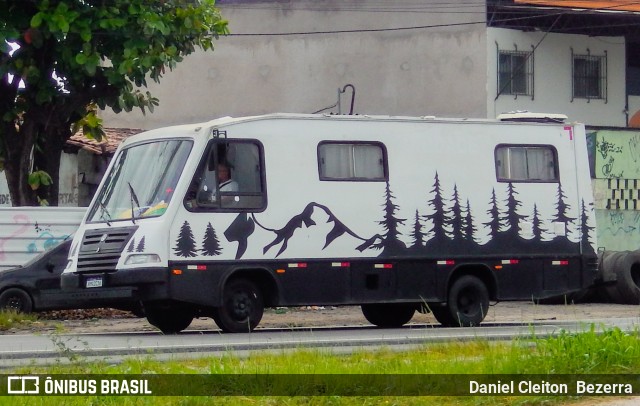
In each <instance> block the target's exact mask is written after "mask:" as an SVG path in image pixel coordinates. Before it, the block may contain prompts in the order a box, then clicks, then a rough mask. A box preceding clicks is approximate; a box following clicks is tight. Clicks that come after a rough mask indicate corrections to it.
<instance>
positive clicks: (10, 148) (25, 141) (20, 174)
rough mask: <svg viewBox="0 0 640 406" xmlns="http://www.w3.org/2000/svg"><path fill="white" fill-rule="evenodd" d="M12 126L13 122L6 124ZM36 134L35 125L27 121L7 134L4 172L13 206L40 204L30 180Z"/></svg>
mask: <svg viewBox="0 0 640 406" xmlns="http://www.w3.org/2000/svg"><path fill="white" fill-rule="evenodd" d="M10 126H13V124H10V125H7V126H5V129H6V128H8V127H10ZM35 134H36V129H35V126H34V125H33V124H29V123H26V122H25V123H24V125H23V126H21V127H20V129H19V130H18V131H16V130H15V127H14V131H13V132H11V133H9V134H7V136H6V142H5V144H4V148H5V154H6V160H5V162H4V167H5V171H4V172H5V175H6V177H7V186H9V194H10V195H11V204H12V206H37V205H38V199H37V197H36V194H35V192H34V191H33V190H32V189H31V187H30V186H29V182H28V180H29V179H28V177H29V173H30V171H31V151H32V149H33V144H34V140H35V137H36V136H35Z"/></svg>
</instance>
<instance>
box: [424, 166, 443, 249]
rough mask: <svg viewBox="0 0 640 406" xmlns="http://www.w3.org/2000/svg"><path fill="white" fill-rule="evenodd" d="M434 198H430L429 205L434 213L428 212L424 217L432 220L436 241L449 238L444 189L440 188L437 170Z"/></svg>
mask: <svg viewBox="0 0 640 406" xmlns="http://www.w3.org/2000/svg"><path fill="white" fill-rule="evenodd" d="M431 193H432V194H433V199H431V200H429V202H428V203H429V206H430V207H431V208H432V209H433V213H432V214H427V215H425V216H424V219H425V220H427V221H431V223H432V224H433V227H432V228H431V231H432V232H433V239H434V240H435V241H444V240H446V239H447V234H446V230H445V224H447V220H448V218H447V215H446V214H445V207H444V199H443V198H442V189H441V188H440V178H439V177H438V172H436V176H435V180H434V183H433V189H431Z"/></svg>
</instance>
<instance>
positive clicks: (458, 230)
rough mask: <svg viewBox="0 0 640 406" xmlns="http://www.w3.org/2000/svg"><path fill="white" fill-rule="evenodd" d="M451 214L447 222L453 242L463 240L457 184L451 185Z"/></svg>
mask: <svg viewBox="0 0 640 406" xmlns="http://www.w3.org/2000/svg"><path fill="white" fill-rule="evenodd" d="M451 202H452V205H451V215H450V216H449V219H448V222H449V225H450V228H451V237H452V239H453V241H454V242H456V243H460V242H462V241H463V240H464V234H463V225H464V224H463V221H464V220H463V216H462V206H461V205H460V195H459V194H458V185H455V184H454V185H453V198H452V199H451Z"/></svg>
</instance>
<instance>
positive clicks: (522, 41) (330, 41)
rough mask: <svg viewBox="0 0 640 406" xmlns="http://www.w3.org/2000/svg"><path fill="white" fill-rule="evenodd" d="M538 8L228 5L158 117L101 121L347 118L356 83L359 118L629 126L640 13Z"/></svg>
mask: <svg viewBox="0 0 640 406" xmlns="http://www.w3.org/2000/svg"><path fill="white" fill-rule="evenodd" d="M537 3H539V2H537V1H529V2H523V1H495V0H494V1H491V0H489V1H481V0H474V1H468V0H466V1H465V0H450V1H447V2H431V1H421V2H416V1H411V0H396V1H393V2H380V1H376V0H344V1H316V0H298V1H283V0H276V1H274V0H219V1H218V6H219V7H220V9H221V11H222V14H223V17H224V18H226V19H228V20H229V28H230V31H231V34H230V35H228V36H226V37H222V38H220V39H219V40H218V41H217V42H216V43H215V45H216V49H215V51H214V52H206V53H205V52H196V53H195V54H193V55H191V56H189V57H187V58H186V59H185V61H184V62H183V63H181V64H179V65H178V67H177V68H176V69H175V70H174V71H172V72H168V73H167V74H166V75H165V77H164V78H163V79H162V82H161V83H160V84H155V83H154V84H151V85H150V90H151V93H152V94H154V95H155V96H157V97H158V98H159V99H160V106H159V107H158V108H156V111H155V113H153V114H148V115H146V116H144V115H142V114H141V113H138V112H133V113H128V114H117V115H116V114H112V113H109V112H105V113H104V118H105V122H106V123H107V124H108V125H109V126H113V127H143V128H156V127H161V126H166V125H171V124H177V123H185V122H197V121H201V120H208V119H211V118H215V117H219V116H225V115H231V116H242V115H254V114H262V113H270V112H301V113H302V112H305V113H311V112H316V111H323V112H327V113H329V112H330V113H343V114H345V113H346V114H348V113H349V112H350V106H351V102H352V94H353V92H352V88H351V87H347V88H345V85H347V84H351V85H353V88H355V98H354V100H353V101H354V109H353V113H357V114H391V115H418V116H420V115H437V116H457V117H495V116H496V114H499V113H501V112H505V111H511V110H530V111H553V112H559V113H564V114H567V115H568V116H569V118H570V120H576V121H582V122H586V123H588V124H591V125H600V126H626V125H627V123H628V122H629V120H630V118H631V117H632V116H633V113H634V112H635V111H637V110H640V103H638V102H636V101H635V100H628V99H634V97H633V95H630V94H628V86H627V78H626V74H627V62H628V60H627V58H626V57H625V54H626V49H627V42H628V40H627V38H631V39H632V40H635V36H634V35H633V33H632V30H631V28H629V26H628V24H627V26H626V27H627V28H626V29H621V28H619V27H620V25H621V23H628V21H629V19H633V21H638V20H640V15H636V14H635V13H634V12H633V11H616V12H615V13H614V12H613V11H612V9H602V8H601V9H586V8H584V7H582V8H575V7H562V8H559V7H557V6H554V7H547V6H544V7H543V6H541V5H538V4H537ZM547 3H556V4H560V5H569V6H573V4H572V2H568V1H566V0H565V1H562V2H547ZM573 3H575V2H573ZM578 3H594V4H595V3H611V2H578ZM618 3H624V2H618ZM627 3H628V2H627ZM636 7H637V6H636ZM616 10H618V9H617V8H616ZM625 10H626V9H625ZM594 21H595V23H594ZM594 24H595V26H596V27H598V29H596V28H593V27H594ZM599 24H600V25H603V24H604V25H605V26H608V27H618V28H616V29H613V28H611V29H610V30H603V29H602V27H601V26H600V25H599ZM589 27H591V28H589ZM343 89H344V90H345V91H344V92H340V91H342V90H343ZM339 90H340V91H339ZM638 93H640V92H638ZM338 102H339V103H338ZM330 106H333V107H331V108H327V107H330Z"/></svg>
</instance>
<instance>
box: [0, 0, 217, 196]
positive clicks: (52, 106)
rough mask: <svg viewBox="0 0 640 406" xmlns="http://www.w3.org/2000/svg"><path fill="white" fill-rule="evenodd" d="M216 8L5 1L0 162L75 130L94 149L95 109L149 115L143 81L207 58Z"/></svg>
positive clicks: (119, 0) (115, 0)
mask: <svg viewBox="0 0 640 406" xmlns="http://www.w3.org/2000/svg"><path fill="white" fill-rule="evenodd" d="M214 5H215V1H214V0H196V1H194V0H158V1H148V0H109V1H98V0H84V1H80V0H74V1H53V0H30V1H24V0H3V12H2V13H0V120H1V121H0V156H2V157H4V158H5V159H6V160H11V162H16V163H17V162H20V160H21V158H23V157H25V156H28V155H29V154H30V153H31V149H32V147H33V145H26V144H29V143H31V142H33V143H35V142H38V140H40V139H42V138H43V137H44V138H49V137H57V138H63V139H66V138H68V137H69V136H70V135H71V129H72V126H74V125H75V126H76V127H78V128H79V127H82V128H83V130H84V132H85V134H89V135H90V136H91V137H93V138H96V139H100V137H101V135H102V134H101V130H100V127H101V123H100V122H99V121H98V119H97V117H96V116H95V109H96V106H97V107H98V108H100V109H105V108H111V109H113V110H114V111H115V112H120V111H131V110H132V109H135V108H139V109H141V110H142V112H143V113H145V112H146V111H147V110H149V111H153V108H154V106H157V105H158V102H159V101H158V99H156V98H154V97H153V96H152V95H151V94H150V93H149V92H148V91H144V90H143V89H142V88H144V87H146V86H147V78H151V79H152V80H153V81H155V82H159V81H160V79H161V77H162V75H163V74H164V73H165V72H166V71H167V70H171V69H173V68H174V67H175V66H176V64H178V63H179V62H181V61H182V60H183V58H184V57H185V56H187V55H189V54H191V53H192V52H194V51H195V50H196V48H201V49H203V50H210V49H212V48H213V40H214V39H216V38H218V36H219V35H224V34H226V33H227V22H226V21H225V20H223V19H222V17H221V15H220V13H219V11H218V9H217V8H215V7H214ZM16 140H19V141H16ZM12 143H16V144H17V143H21V144H20V145H19V147H20V148H19V149H18V148H16V146H17V145H12ZM48 152H49V153H58V152H59V151H48ZM5 166H6V167H9V165H8V164H6V165H5ZM15 166H17V165H13V166H12V167H15ZM21 170H22V171H25V172H26V171H27V170H28V169H27V168H26V167H24V165H23V166H22V167H21ZM25 175H26V173H25ZM10 188H11V185H10Z"/></svg>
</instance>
